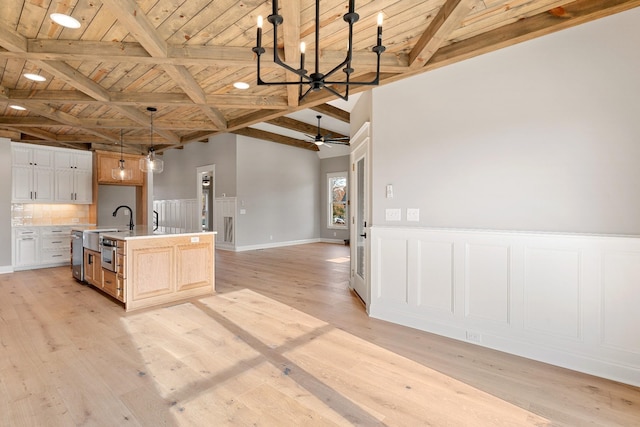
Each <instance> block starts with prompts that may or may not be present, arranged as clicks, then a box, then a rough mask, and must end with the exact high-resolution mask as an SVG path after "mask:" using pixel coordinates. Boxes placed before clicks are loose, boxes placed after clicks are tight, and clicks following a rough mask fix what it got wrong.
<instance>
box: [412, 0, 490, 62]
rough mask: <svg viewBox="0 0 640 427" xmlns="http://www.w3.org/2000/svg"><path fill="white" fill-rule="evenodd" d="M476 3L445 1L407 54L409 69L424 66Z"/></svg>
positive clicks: (473, 0)
mask: <svg viewBox="0 0 640 427" xmlns="http://www.w3.org/2000/svg"><path fill="white" fill-rule="evenodd" d="M478 1H479V0H446V1H445V2H444V4H443V5H442V7H441V8H440V9H439V10H438V13H437V14H436V16H435V17H434V18H433V20H432V21H431V22H430V23H429V26H428V27H427V29H426V31H425V32H424V33H423V34H422V36H420V39H418V41H417V42H416V44H415V46H414V47H413V49H411V52H409V67H410V68H412V69H415V68H419V67H422V66H424V64H426V63H427V61H428V60H429V59H430V58H431V57H432V56H433V54H434V53H435V52H436V51H437V50H438V49H439V48H440V46H442V44H443V43H444V42H445V41H447V39H448V36H449V34H450V33H451V32H452V31H453V30H455V29H457V28H459V27H460V24H462V21H463V19H464V18H466V17H467V16H468V15H469V13H470V12H471V11H472V10H473V9H474V8H475V7H476V5H477V4H478Z"/></svg>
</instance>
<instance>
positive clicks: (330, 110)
mask: <svg viewBox="0 0 640 427" xmlns="http://www.w3.org/2000/svg"><path fill="white" fill-rule="evenodd" d="M311 109H312V110H313V111H317V112H318V113H321V114H324V115H325V116H329V117H333V118H334V119H336V120H340V121H343V122H345V123H350V122H351V114H349V112H348V111H344V110H341V109H339V108H336V107H334V106H333V105H330V104H320V105H316V106H314V107H311Z"/></svg>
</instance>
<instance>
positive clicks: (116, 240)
mask: <svg viewBox="0 0 640 427" xmlns="http://www.w3.org/2000/svg"><path fill="white" fill-rule="evenodd" d="M215 234H216V233H215V232H194V233H157V232H155V233H154V232H152V231H146V230H134V231H119V232H107V233H102V238H103V243H105V242H106V241H110V242H111V243H112V246H111V247H107V246H103V248H102V251H103V253H102V261H103V262H102V271H101V276H102V277H101V278H102V280H101V281H100V282H101V283H100V284H101V290H102V291H104V292H106V293H107V294H109V295H111V296H113V297H114V298H116V299H118V300H119V301H121V302H122V303H123V304H124V308H125V310H126V311H130V310H136V309H140V308H145V307H152V306H156V305H160V304H167V303H171V302H175V301H180V300H184V299H187V298H192V297H197V296H202V295H211V294H212V293H213V292H214V289H215V251H214V249H215V248H214V244H215ZM109 257H111V263H109V262H107V263H105V259H106V260H107V261H108V259H109ZM94 286H96V284H94ZM96 287H98V288H100V286H96Z"/></svg>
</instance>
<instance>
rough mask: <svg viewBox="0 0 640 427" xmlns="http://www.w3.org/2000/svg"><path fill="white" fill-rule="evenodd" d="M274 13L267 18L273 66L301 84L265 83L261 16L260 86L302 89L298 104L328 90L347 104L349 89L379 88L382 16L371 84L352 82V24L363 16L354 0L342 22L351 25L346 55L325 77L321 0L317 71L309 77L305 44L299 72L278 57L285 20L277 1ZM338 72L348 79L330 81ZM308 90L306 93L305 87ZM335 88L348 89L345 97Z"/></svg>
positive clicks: (382, 47)
mask: <svg viewBox="0 0 640 427" xmlns="http://www.w3.org/2000/svg"><path fill="white" fill-rule="evenodd" d="M272 6H273V10H272V13H271V15H269V16H268V17H267V21H269V22H270V23H271V24H272V25H273V62H275V63H276V64H278V65H279V66H281V67H282V68H284V69H285V70H287V71H290V72H292V73H294V74H296V75H298V76H299V77H300V80H299V81H297V82H295V81H279V82H276V81H272V82H265V81H264V80H262V78H261V77H260V57H261V56H262V54H263V53H265V49H264V48H263V47H262V16H258V33H257V36H256V39H257V43H256V44H257V46H256V47H254V48H253V49H252V50H253V52H254V53H255V54H256V55H257V56H258V59H257V71H258V85H271V86H273V85H299V92H298V102H300V101H302V100H303V99H304V98H305V97H306V96H307V95H308V94H309V92H317V91H320V90H321V89H326V90H328V91H329V92H331V93H332V94H334V95H336V96H337V97H339V98H341V99H343V100H345V101H346V100H348V99H349V86H356V85H366V86H376V85H378V84H379V82H380V54H382V52H384V51H385V47H384V46H383V45H382V13H380V14H378V35H377V42H376V45H375V46H374V47H373V48H372V49H371V50H372V51H373V52H374V53H375V54H376V55H377V66H376V76H375V78H374V79H373V80H371V81H365V82H363V81H351V80H350V76H351V74H352V73H353V72H354V69H353V68H352V67H351V60H352V59H353V24H354V23H356V22H357V21H358V19H360V15H358V14H357V13H356V12H355V0H349V11H348V12H347V13H345V14H344V16H343V17H342V19H344V21H345V22H347V23H348V24H349V40H348V43H347V54H346V57H345V59H344V61H342V62H341V63H340V64H338V65H336V66H335V67H334V68H333V69H332V70H331V71H329V72H327V73H326V74H323V73H321V72H320V0H316V29H315V70H314V72H313V73H311V74H308V71H307V70H305V68H304V62H305V44H304V42H303V43H300V68H299V69H295V68H293V67H291V66H289V65H288V64H285V63H284V62H282V60H281V59H280V55H278V49H277V47H278V26H279V25H281V24H282V23H283V18H282V16H281V15H278V0H272ZM338 71H342V72H344V74H345V76H344V79H343V80H331V79H330V78H331V77H332V76H333V75H334V74H335V73H337V72H338ZM305 86H308V88H307V89H306V90H304V91H303V87H305ZM332 86H345V90H344V93H340V92H339V91H338V90H336V89H334V88H333V87H332Z"/></svg>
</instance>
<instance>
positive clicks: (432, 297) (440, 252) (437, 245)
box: [416, 240, 454, 314]
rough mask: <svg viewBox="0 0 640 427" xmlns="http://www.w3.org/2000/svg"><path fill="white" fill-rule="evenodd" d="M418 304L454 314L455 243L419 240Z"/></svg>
mask: <svg viewBox="0 0 640 427" xmlns="http://www.w3.org/2000/svg"><path fill="white" fill-rule="evenodd" d="M417 244H418V248H417V251H418V254H417V258H418V266H417V272H416V274H417V277H416V280H417V282H418V295H417V298H416V305H417V306H418V307H424V308H425V309H427V310H428V309H434V310H440V311H442V312H443V313H447V314H453V309H454V307H453V301H454V295H453V290H454V288H453V243H452V242H433V241H429V240H418V242H417Z"/></svg>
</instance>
